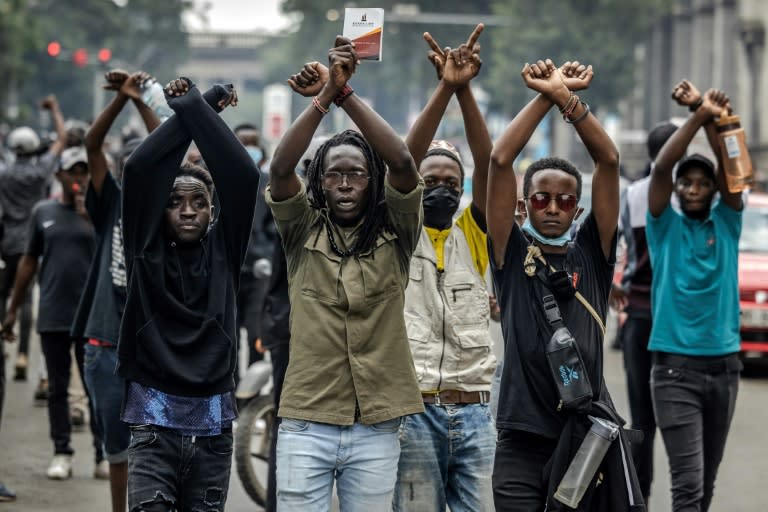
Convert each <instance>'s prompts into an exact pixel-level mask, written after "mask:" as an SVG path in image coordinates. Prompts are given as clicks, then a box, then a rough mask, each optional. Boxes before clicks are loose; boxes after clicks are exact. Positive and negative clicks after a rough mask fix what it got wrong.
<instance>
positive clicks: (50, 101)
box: [40, 94, 59, 110]
mask: <svg viewBox="0 0 768 512" xmlns="http://www.w3.org/2000/svg"><path fill="white" fill-rule="evenodd" d="M58 105H59V100H57V99H56V96H54V95H53V94H49V95H48V96H46V97H45V98H43V99H42V100H41V101H40V108H42V109H45V110H53V109H54V108H56V107H57V106H58Z"/></svg>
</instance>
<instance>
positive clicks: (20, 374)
mask: <svg viewBox="0 0 768 512" xmlns="http://www.w3.org/2000/svg"><path fill="white" fill-rule="evenodd" d="M13 380H17V381H18V380H27V354H19V355H18V356H16V364H15V366H14V374H13Z"/></svg>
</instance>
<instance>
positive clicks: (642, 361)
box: [610, 123, 677, 503]
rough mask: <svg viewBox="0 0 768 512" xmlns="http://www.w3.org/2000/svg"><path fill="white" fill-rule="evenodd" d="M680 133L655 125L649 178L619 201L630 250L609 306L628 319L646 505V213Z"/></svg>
mask: <svg viewBox="0 0 768 512" xmlns="http://www.w3.org/2000/svg"><path fill="white" fill-rule="evenodd" d="M676 129H677V126H675V125H674V124H672V123H661V124H659V125H656V126H655V127H654V128H653V129H652V130H651V131H650V132H649V133H648V139H647V144H646V145H647V148H648V158H650V162H649V164H648V167H647V169H646V172H645V176H644V177H643V178H642V179H640V180H638V181H636V182H634V183H632V185H630V186H629V188H627V189H626V191H625V192H624V194H622V198H621V216H620V218H619V233H620V236H621V237H623V238H624V241H625V243H626V246H627V250H626V254H627V259H626V264H625V266H624V273H623V274H622V277H621V285H620V286H619V285H617V284H615V283H614V284H613V285H612V289H611V296H610V301H611V306H612V307H613V308H614V309H616V310H617V311H622V310H623V311H624V312H626V314H627V319H626V321H625V322H624V325H623V326H622V328H621V334H620V336H621V348H622V351H623V356H624V371H625V372H626V379H627V395H628V398H629V412H630V415H631V418H632V428H634V429H636V430H640V431H642V432H643V440H642V441H641V442H639V443H632V459H633V460H634V462H635V468H636V469H637V478H638V480H639V481H640V489H641V491H642V492H643V496H644V497H645V502H646V503H648V497H649V496H650V494H651V484H652V483H653V444H654V440H655V439H656V421H655V419H654V417H653V400H652V399H651V384H650V380H651V364H652V360H651V359H652V358H651V352H649V351H648V339H649V338H650V336H651V281H652V277H653V272H652V270H651V260H650V255H649V254H648V243H647V241H646V238H645V225H646V217H647V214H648V187H649V185H650V183H651V170H652V169H653V161H654V160H656V156H657V155H658V154H659V151H660V150H661V148H662V146H663V145H664V144H665V143H666V142H667V140H668V139H669V138H670V137H671V136H672V134H673V133H674V132H675V130H676Z"/></svg>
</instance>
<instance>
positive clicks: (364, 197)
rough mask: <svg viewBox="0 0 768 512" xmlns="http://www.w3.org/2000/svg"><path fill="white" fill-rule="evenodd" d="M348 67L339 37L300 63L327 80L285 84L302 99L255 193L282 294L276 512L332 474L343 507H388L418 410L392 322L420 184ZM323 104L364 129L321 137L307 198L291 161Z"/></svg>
mask: <svg viewBox="0 0 768 512" xmlns="http://www.w3.org/2000/svg"><path fill="white" fill-rule="evenodd" d="M357 65H358V59H357V55H356V53H355V50H354V46H353V44H352V43H351V42H350V41H349V40H348V39H344V38H342V37H337V39H336V44H335V46H334V48H331V50H330V51H329V68H328V70H326V69H325V68H324V67H323V66H319V65H318V64H317V63H309V64H307V65H306V66H305V69H307V70H308V71H307V73H308V74H309V75H311V76H312V77H315V78H316V77H319V76H321V75H323V74H326V73H328V78H325V79H319V80H316V79H315V78H312V79H309V80H305V79H304V78H302V77H301V76H295V78H292V79H291V80H289V83H290V84H291V86H292V87H293V88H294V89H295V90H297V92H299V93H301V94H304V95H309V96H313V99H312V103H311V104H310V105H309V106H308V107H307V108H306V109H305V110H304V111H303V112H302V113H301V115H299V117H298V118H297V119H296V121H294V123H293V124H292V125H291V127H290V128H289V129H288V131H287V132H286V134H285V136H284V137H283V139H282V140H281V142H280V144H279V145H278V147H277V148H276V149H275V154H274V157H273V159H272V163H271V165H270V187H269V188H268V189H267V193H266V197H267V202H268V204H269V205H270V207H271V208H272V212H273V214H274V217H275V221H276V222H277V226H278V231H279V232H280V235H281V237H282V243H283V247H284V249H285V255H286V261H287V266H288V282H289V294H290V299H291V325H290V327H291V341H290V358H289V363H288V370H287V374H286V376H285V384H284V387H283V392H282V396H281V401H280V410H279V416H280V417H281V418H282V422H281V424H280V427H279V435H278V441H277V508H278V510H281V511H286V512H287V511H292V510H329V509H330V504H331V490H332V487H333V485H332V484H333V481H334V479H335V480H336V487H337V490H338V496H339V500H340V503H341V508H342V509H344V510H367V511H389V510H391V508H392V496H393V492H394V488H395V480H396V475H397V461H398V457H399V454H400V445H399V442H398V430H399V427H400V421H401V417H402V416H404V415H407V414H414V413H419V412H423V411H424V405H423V403H422V399H421V395H420V393H419V388H418V384H417V381H416V372H415V370H414V367H413V360H412V359H411V355H410V350H409V348H408V337H407V333H406V329H405V321H404V318H403V304H404V291H405V287H406V284H407V282H408V268H409V265H410V259H411V255H412V254H413V251H414V249H415V247H416V244H417V243H418V238H419V235H420V233H421V195H422V188H423V186H422V185H421V180H420V178H419V175H418V173H417V172H416V166H415V165H414V162H413V158H412V157H411V155H410V153H409V151H408V148H407V147H406V145H405V144H404V143H403V141H402V140H401V139H400V138H399V137H398V136H397V134H396V133H395V132H394V130H392V128H391V127H390V126H389V125H388V124H387V123H386V122H385V121H384V120H383V119H382V118H381V117H379V115H378V114H376V112H374V111H373V110H372V109H371V108H370V107H368V106H367V105H366V104H365V103H364V102H363V101H362V100H361V99H360V98H359V97H358V96H357V95H356V94H355V93H354V92H353V90H352V87H351V85H350V84H349V79H350V78H351V76H352V75H353V73H354V72H355V70H356V68H357ZM334 103H335V104H336V105H337V106H340V108H342V109H343V110H344V111H345V112H346V113H347V115H348V116H349V117H350V119H351V120H352V121H353V122H354V123H355V124H356V125H357V126H358V127H359V129H360V131H361V133H358V132H354V131H345V132H342V133H339V134H336V135H335V136H333V137H332V138H331V139H330V140H328V141H327V142H326V143H324V144H323V145H322V146H320V148H319V149H318V150H317V152H316V153H315V155H314V158H313V159H312V162H311V163H310V164H309V167H308V169H307V182H308V188H309V189H310V191H311V194H310V195H309V196H308V194H307V187H305V185H304V184H303V182H302V181H301V179H300V178H299V177H298V176H297V175H296V172H295V169H296V167H297V164H298V163H299V160H300V159H301V158H302V155H303V154H304V152H305V150H306V149H307V147H308V146H309V144H310V141H311V140H312V137H313V136H314V134H315V131H316V130H317V128H318V126H319V125H320V123H321V121H322V120H323V118H324V116H325V114H327V113H328V112H329V110H330V108H331V107H332V106H333V104H334ZM310 326H311V327H310ZM339 441H341V446H339ZM340 449H341V450H343V451H344V452H345V454H346V455H345V457H343V458H339V456H338V453H339V450H340Z"/></svg>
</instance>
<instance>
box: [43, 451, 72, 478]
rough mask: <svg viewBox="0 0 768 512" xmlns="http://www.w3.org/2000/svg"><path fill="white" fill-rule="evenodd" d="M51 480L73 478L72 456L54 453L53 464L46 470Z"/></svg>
mask: <svg viewBox="0 0 768 512" xmlns="http://www.w3.org/2000/svg"><path fill="white" fill-rule="evenodd" d="M45 474H46V476H47V477H48V478H50V479H51V480H66V479H67V478H72V456H71V455H54V457H53V460H52V461H51V465H50V466H48V470H47V471H46V472H45Z"/></svg>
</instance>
